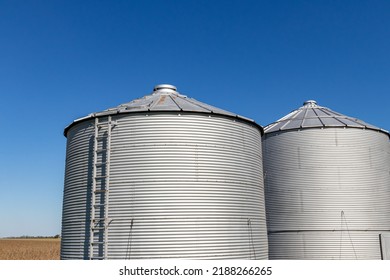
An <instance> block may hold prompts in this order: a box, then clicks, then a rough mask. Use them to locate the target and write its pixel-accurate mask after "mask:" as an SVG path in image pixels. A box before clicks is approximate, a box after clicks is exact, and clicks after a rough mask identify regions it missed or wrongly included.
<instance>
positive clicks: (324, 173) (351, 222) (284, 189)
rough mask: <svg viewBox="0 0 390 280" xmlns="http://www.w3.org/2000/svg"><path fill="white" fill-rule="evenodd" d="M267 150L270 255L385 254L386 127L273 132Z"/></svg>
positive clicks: (389, 156) (389, 221) (389, 214)
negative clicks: (382, 251) (382, 238)
mask: <svg viewBox="0 0 390 280" xmlns="http://www.w3.org/2000/svg"><path fill="white" fill-rule="evenodd" d="M266 131H267V130H266ZM263 156H264V174H265V193H266V209H267V225H268V231H269V250H270V252H269V254H270V259H379V258H380V244H379V234H380V233H385V232H390V203H389V201H390V147H389V136H388V134H387V133H383V132H381V131H376V130H371V129H366V130H364V129H358V128H323V129H321V128H312V129H302V130H298V129H297V130H289V131H281V132H273V133H266V134H265V136H264V138H263Z"/></svg>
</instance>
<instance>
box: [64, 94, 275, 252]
mask: <svg viewBox="0 0 390 280" xmlns="http://www.w3.org/2000/svg"><path fill="white" fill-rule="evenodd" d="M166 91H167V92H169V91H173V92H175V91H174V89H167V90H166ZM112 119H113V121H115V123H116V125H115V127H114V129H113V130H112V134H111V149H110V151H111V154H110V160H111V162H110V190H109V193H108V196H109V198H108V200H109V208H108V217H109V227H108V236H107V238H108V252H107V256H108V259H143V258H183V259H267V258H268V242H267V230H266V219H265V205H264V190H263V179H262V178H263V176H262V149H261V141H260V139H261V134H262V129H261V128H260V127H259V126H258V125H257V124H255V123H254V122H252V121H248V120H246V119H244V118H237V117H232V116H231V115H223V114H220V113H217V114H214V113H212V112H210V113H208V114H205V112H200V113H196V112H186V111H180V112H170V111H165V112H163V111H158V112H152V111H147V112H131V113H127V114H114V115H112ZM93 123H94V118H93V117H92V118H87V119H84V120H81V121H77V122H76V123H74V124H73V125H71V127H68V128H67V131H66V134H67V137H68V146H67V165H66V167H67V170H66V174H65V177H66V179H65V191H64V210H63V213H64V215H63V221H67V222H64V223H63V231H62V233H63V238H64V239H63V240H64V242H63V243H62V252H61V258H63V259H67V258H69V259H71V258H81V259H86V258H88V256H89V255H88V254H89V252H88V250H86V249H85V248H88V244H89V240H88V238H89V236H88V231H89V228H88V226H89V225H90V213H91V209H89V208H88V205H90V204H91V201H90V200H91V198H90V197H91V195H90V193H89V192H90V189H91V184H92V182H91V180H89V179H88V178H90V177H91V176H92V175H91V172H92V162H93V159H92V157H91V153H92V152H91V151H92V150H93V148H92V147H91V142H93V134H94V131H93ZM81 170H83V171H82V172H81ZM76 174H77V175H76ZM76 196H77V197H78V199H77V200H74V197H76ZM68 213H70V214H68ZM72 213H77V215H76V214H72ZM79 222H81V226H76V224H77V223H79ZM67 235H68V236H67ZM68 240H69V241H72V242H68ZM80 244H83V246H82V245H80Z"/></svg>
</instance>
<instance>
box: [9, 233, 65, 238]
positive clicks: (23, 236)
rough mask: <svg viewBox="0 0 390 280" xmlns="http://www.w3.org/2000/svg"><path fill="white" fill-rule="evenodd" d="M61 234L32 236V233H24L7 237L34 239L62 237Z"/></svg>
mask: <svg viewBox="0 0 390 280" xmlns="http://www.w3.org/2000/svg"><path fill="white" fill-rule="evenodd" d="M60 237H61V236H60V235H59V234H56V235H53V236H40V235H38V236H31V235H22V236H12V237H7V238H14V239H18V238H19V239H33V238H60Z"/></svg>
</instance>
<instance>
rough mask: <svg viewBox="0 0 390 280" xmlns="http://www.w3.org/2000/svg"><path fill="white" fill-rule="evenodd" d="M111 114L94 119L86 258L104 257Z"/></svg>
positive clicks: (108, 186) (106, 236)
mask: <svg viewBox="0 0 390 280" xmlns="http://www.w3.org/2000/svg"><path fill="white" fill-rule="evenodd" d="M115 124H116V123H115V122H113V121H112V120H111V116H108V117H107V120H105V121H101V122H100V121H99V118H98V117H96V118H95V135H94V146H93V167H92V177H93V179H92V194H91V196H92V199H91V200H92V201H91V225H90V236H89V259H90V260H96V259H98V260H105V259H107V249H108V226H109V223H110V221H109V218H108V206H109V199H108V198H109V190H110V156H111V131H112V129H113V127H114V126H115Z"/></svg>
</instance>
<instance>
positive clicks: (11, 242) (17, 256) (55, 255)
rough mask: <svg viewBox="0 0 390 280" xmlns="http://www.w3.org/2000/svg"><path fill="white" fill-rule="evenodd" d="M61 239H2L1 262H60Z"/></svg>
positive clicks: (0, 243)
mask: <svg viewBox="0 0 390 280" xmlns="http://www.w3.org/2000/svg"><path fill="white" fill-rule="evenodd" d="M60 243H61V240H60V239H59V238H57V239H54V238H42V239H41V238H31V239H0V260H59V259H60Z"/></svg>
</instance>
